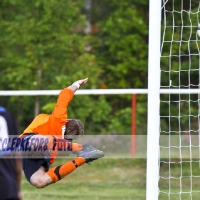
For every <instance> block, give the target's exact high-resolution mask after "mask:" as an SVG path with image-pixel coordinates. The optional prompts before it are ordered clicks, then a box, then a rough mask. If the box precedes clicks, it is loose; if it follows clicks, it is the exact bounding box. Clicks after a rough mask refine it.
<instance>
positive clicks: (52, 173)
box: [20, 78, 104, 188]
mask: <svg viewBox="0 0 200 200" xmlns="http://www.w3.org/2000/svg"><path fill="white" fill-rule="evenodd" d="M87 80H88V79H87V78H86V79H82V80H78V81H76V82H74V83H73V84H72V85H70V86H69V87H67V88H65V89H63V90H62V91H61V92H60V94H59V96H58V99H57V103H56V106H55V108H54V111H53V112H52V114H50V115H47V114H40V115H38V116H36V118H35V119H34V120H33V121H32V123H31V124H30V125H29V126H28V127H27V128H26V129H25V130H24V132H23V133H22V134H21V135H20V138H22V137H23V139H24V140H28V142H29V145H31V142H30V141H34V139H35V140H36V139H38V138H39V139H43V140H46V139H47V141H48V143H47V147H48V149H49V151H51V152H52V151H53V152H54V154H53V155H54V156H53V157H52V156H44V157H42V158H23V162H22V168H23V170H24V174H25V176H26V179H27V180H28V181H29V182H30V183H31V184H32V185H33V186H35V187H36V188H43V187H46V186H48V185H50V184H52V183H55V182H57V181H59V180H61V179H62V178H64V177H65V176H67V175H68V174H70V173H71V172H73V171H74V170H75V169H76V168H77V167H80V166H81V165H83V164H85V163H89V162H92V161H93V160H96V159H98V158H101V157H103V156H104V153H103V152H102V151H100V150H98V149H96V148H94V147H92V146H90V145H80V144H78V143H72V142H71V141H72V140H67V139H66V138H67V137H68V138H69V137H71V138H72V139H74V138H76V137H79V136H81V135H83V133H84V126H83V124H82V122H81V121H79V120H77V119H68V117H67V107H68V104H69V103H70V101H71V100H72V99H73V96H74V93H75V92H76V90H77V89H78V88H79V87H80V86H81V85H83V84H84V83H86V82H87ZM56 141H61V144H63V142H64V147H65V148H67V150H69V151H72V152H73V153H76V154H77V157H76V158H75V159H74V160H72V161H69V162H66V163H64V164H63V165H60V166H56V167H53V168H50V165H51V164H52V163H53V162H54V160H55V157H56V156H55V155H57V153H58V144H59V143H57V142H56ZM51 155H52V154H51Z"/></svg>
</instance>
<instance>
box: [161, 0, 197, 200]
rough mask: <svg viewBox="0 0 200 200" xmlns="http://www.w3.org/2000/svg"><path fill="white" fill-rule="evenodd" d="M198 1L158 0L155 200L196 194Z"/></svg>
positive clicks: (191, 196)
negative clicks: (156, 197) (160, 16)
mask: <svg viewBox="0 0 200 200" xmlns="http://www.w3.org/2000/svg"><path fill="white" fill-rule="evenodd" d="M199 17H200V1H197V0H163V2H162V21H161V23H162V25H161V27H162V28H161V38H162V41H161V67H160V69H161V71H160V73H161V89H185V93H184V94H180V93H177V94H172V93H171V94H170V93H169V94H160V160H159V168H160V170H159V199H162V200H165V199H170V200H175V199H181V200H182V199H183V200H184V199H187V200H189V199H193V200H194V199H200V161H199V160H200V137H199V125H200V123H199V113H200V112H199V101H200V96H199V94H190V93H189V92H188V93H187V91H189V90H190V89H198V88H199V86H200V84H199V82H200V78H199V77H200V73H199V67H200V52H199V46H200V41H199V39H200V37H198V35H197V28H198V24H199V19H200V18H199Z"/></svg>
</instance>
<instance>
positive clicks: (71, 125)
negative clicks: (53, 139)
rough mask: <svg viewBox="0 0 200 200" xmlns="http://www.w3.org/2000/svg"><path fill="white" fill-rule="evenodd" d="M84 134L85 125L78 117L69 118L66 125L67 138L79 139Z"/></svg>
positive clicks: (65, 134) (65, 135)
mask: <svg viewBox="0 0 200 200" xmlns="http://www.w3.org/2000/svg"><path fill="white" fill-rule="evenodd" d="M83 134H84V125H83V123H82V122H81V121H80V120H78V119H68V120H67V123H66V125H65V133H64V137H65V139H77V138H79V137H80V136H82V135H83Z"/></svg>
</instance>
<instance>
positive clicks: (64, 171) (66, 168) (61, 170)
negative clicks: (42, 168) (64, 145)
mask: <svg viewBox="0 0 200 200" xmlns="http://www.w3.org/2000/svg"><path fill="white" fill-rule="evenodd" d="M84 163H85V159H84V158H82V157H78V158H75V159H74V160H72V161H70V162H67V163H65V164H63V165H60V166H56V167H54V168H52V169H50V170H49V171H48V172H46V174H48V175H49V176H50V177H51V178H52V179H53V181H54V182H57V181H59V180H61V179H62V178H64V177H65V176H67V175H68V174H70V173H71V172H73V171H74V170H75V169H76V168H77V167H79V166H81V165H83V164H84Z"/></svg>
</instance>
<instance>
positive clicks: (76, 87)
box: [68, 78, 88, 92]
mask: <svg viewBox="0 0 200 200" xmlns="http://www.w3.org/2000/svg"><path fill="white" fill-rule="evenodd" d="M87 81H88V78H85V79H81V80H78V81H75V82H74V83H73V84H72V85H70V86H69V87H68V88H69V89H70V90H72V91H73V92H76V90H77V89H78V88H79V87H80V86H81V85H83V84H84V83H86V82H87Z"/></svg>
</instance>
